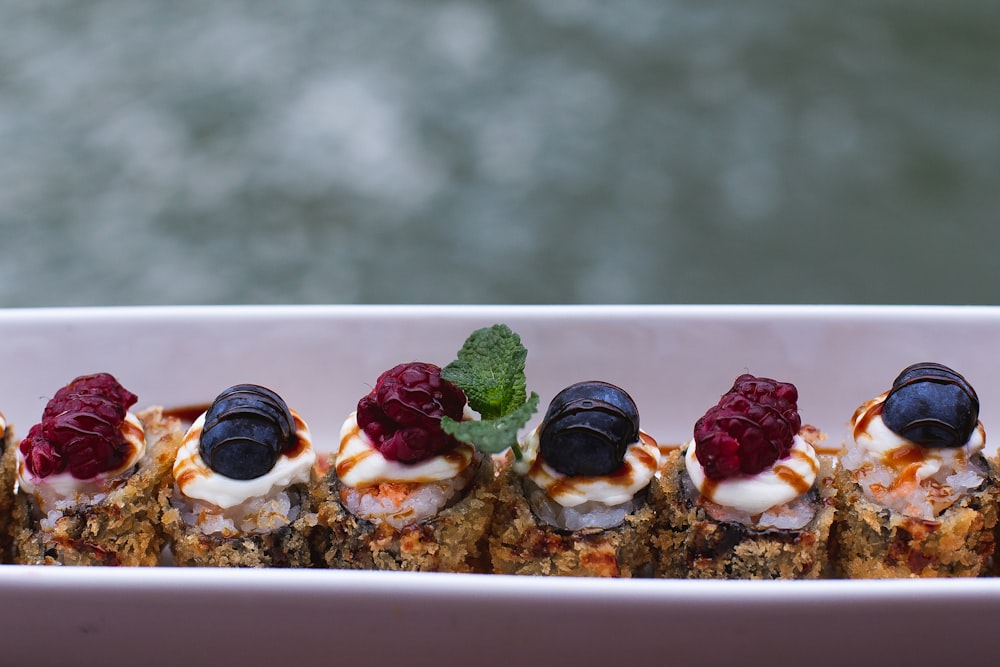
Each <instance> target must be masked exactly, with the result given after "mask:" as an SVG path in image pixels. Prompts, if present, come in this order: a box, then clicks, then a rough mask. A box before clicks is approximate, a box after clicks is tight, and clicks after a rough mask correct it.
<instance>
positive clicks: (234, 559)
mask: <svg viewBox="0 0 1000 667" xmlns="http://www.w3.org/2000/svg"><path fill="white" fill-rule="evenodd" d="M174 492H175V489H174V487H173V485H172V484H169V485H167V486H166V487H165V488H164V489H163V490H162V492H161V493H160V504H161V506H162V507H163V524H164V530H165V531H166V533H167V535H168V536H169V538H170V543H171V548H172V551H173V557H174V563H175V564H176V565H181V566H214V567H311V566H312V565H313V561H312V549H311V546H310V533H311V532H312V529H313V526H315V523H316V515H315V513H314V512H312V511H311V506H310V496H309V488H308V485H305V484H297V485H294V486H293V487H291V488H290V489H289V491H288V492H289V495H290V496H291V497H293V498H295V497H297V498H299V499H300V502H301V507H300V512H299V516H298V518H297V519H296V520H295V521H293V522H292V523H291V524H290V525H287V526H284V527H283V528H280V529H279V530H276V531H274V532H271V533H262V534H254V535H240V536H233V537H224V536H222V535H221V534H213V535H206V534H205V533H203V532H202V531H201V530H200V529H199V528H197V527H195V526H189V525H187V524H186V523H184V521H183V519H182V518H181V513H180V512H179V511H178V510H177V509H176V508H174V507H173V506H172V505H171V504H170V499H171V496H172V495H173V493H174Z"/></svg>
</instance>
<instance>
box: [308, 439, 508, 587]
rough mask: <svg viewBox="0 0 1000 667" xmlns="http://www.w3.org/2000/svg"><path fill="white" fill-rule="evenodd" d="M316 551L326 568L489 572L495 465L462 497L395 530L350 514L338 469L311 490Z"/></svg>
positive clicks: (487, 463)
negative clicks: (426, 517)
mask: <svg viewBox="0 0 1000 667" xmlns="http://www.w3.org/2000/svg"><path fill="white" fill-rule="evenodd" d="M313 498H314V500H315V502H316V508H317V513H318V517H317V520H318V528H317V531H316V535H315V548H316V549H317V551H318V553H319V559H320V561H321V562H322V563H323V564H324V565H325V566H327V567H332V568H341V569H352V570H358V569H368V570H371V569H374V570H408V571H415V572H487V571H488V569H489V567H488V563H487V555H488V554H487V548H486V537H487V532H488V530H489V526H490V524H491V522H492V519H493V510H494V506H495V504H496V493H495V487H494V468H493V462H492V460H491V459H490V458H489V457H485V458H484V460H483V462H482V464H481V465H480V468H479V471H478V472H477V473H476V477H475V478H474V479H473V481H472V484H471V486H470V488H469V489H467V490H466V492H465V494H464V496H463V497H462V498H461V499H460V500H459V501H458V502H456V503H455V504H454V505H451V506H450V507H447V508H445V509H444V510H442V511H441V512H439V513H438V515H437V516H436V517H435V518H433V519H431V520H429V521H425V522H423V523H417V524H412V525H409V526H406V527H404V528H403V529H402V530H396V529H395V528H393V527H392V526H390V525H387V524H375V523H372V522H370V521H367V520H365V519H359V518H358V517H356V516H354V515H353V514H351V513H350V512H349V511H348V510H347V509H346V508H344V506H343V505H342V504H341V502H340V481H339V480H338V479H337V473H336V467H331V468H330V470H329V472H328V473H327V474H326V475H325V476H324V477H323V478H322V479H321V480H320V481H319V483H318V484H317V485H316V486H315V487H314V489H313Z"/></svg>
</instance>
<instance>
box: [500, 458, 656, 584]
mask: <svg viewBox="0 0 1000 667" xmlns="http://www.w3.org/2000/svg"><path fill="white" fill-rule="evenodd" d="M497 484H498V488H499V503H498V504H497V510H496V514H495V516H494V521H493V528H492V531H491V534H490V559H491V560H492V563H493V571H494V572H495V573H497V574H534V575H560V576H581V577H638V576H648V575H649V574H651V571H650V563H651V562H652V552H651V550H650V537H651V531H652V526H653V520H654V511H653V508H652V507H651V506H650V504H649V503H648V502H647V503H645V504H643V506H642V507H641V508H640V509H638V510H637V511H635V512H633V513H632V514H630V515H629V516H628V517H626V519H625V522H624V523H623V524H621V525H620V526H618V527H616V528H610V529H607V530H594V531H575V532H570V531H566V530H562V529H559V528H556V527H553V526H549V525H547V524H544V523H542V522H540V521H539V519H538V518H537V517H536V516H535V513H534V512H533V511H532V510H531V505H530V503H529V502H528V500H527V498H526V497H525V495H524V492H523V486H522V480H521V477H520V476H519V475H518V474H517V473H515V472H514V471H513V470H512V469H511V468H510V467H509V466H508V467H505V468H504V469H503V470H502V472H501V473H500V475H499V477H498V480H497Z"/></svg>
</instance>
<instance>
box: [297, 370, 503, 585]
mask: <svg viewBox="0 0 1000 667" xmlns="http://www.w3.org/2000/svg"><path fill="white" fill-rule="evenodd" d="M444 417H450V418H451V419H453V420H456V421H461V420H463V419H471V418H472V417H473V415H472V414H471V413H470V412H469V411H468V409H467V405H466V397H465V394H464V393H463V391H462V390H461V389H460V388H458V387H457V386H455V385H454V384H452V383H451V382H448V381H446V380H444V379H442V377H441V369H440V368H439V367H438V366H436V365H434V364H430V363H423V362H411V363H404V364H400V365H398V366H395V367H393V368H391V369H389V370H387V371H385V372H384V373H382V374H381V375H380V376H379V378H378V380H377V382H376V384H375V387H374V389H372V391H371V392H370V393H369V394H368V395H366V396H364V397H363V398H361V400H360V401H359V402H358V406H357V410H356V411H354V412H352V413H351V414H350V415H349V416H348V418H347V420H346V421H345V422H344V426H343V429H342V431H341V435H340V447H339V449H338V451H337V454H336V458H335V460H334V462H333V465H331V466H330V467H329V470H328V471H327V473H326V474H325V475H324V476H323V477H322V479H321V480H320V481H319V483H318V484H317V485H316V488H315V490H314V499H315V502H316V505H317V512H318V522H319V527H320V530H319V531H318V534H319V535H320V536H321V539H319V540H317V543H318V544H319V545H320V548H321V552H322V553H321V557H322V559H323V562H324V563H325V564H326V565H327V566H329V567H332V568H343V569H376V570H409V571H423V572H482V571H485V570H486V569H487V566H486V562H485V557H486V534H487V529H488V527H489V525H490V522H491V519H492V516H493V506H494V504H495V494H494V490H493V477H494V474H493V461H492V459H491V457H489V456H487V455H485V454H484V453H482V452H480V451H478V450H477V449H476V448H475V447H474V446H472V445H471V444H468V443H465V442H460V441H458V440H456V439H455V438H454V437H452V436H450V435H448V434H446V433H445V432H444V431H443V430H442V427H441V421H442V418H444Z"/></svg>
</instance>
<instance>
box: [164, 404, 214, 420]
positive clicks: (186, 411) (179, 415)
mask: <svg viewBox="0 0 1000 667" xmlns="http://www.w3.org/2000/svg"><path fill="white" fill-rule="evenodd" d="M210 407H212V404H211V403H198V404H194V405H181V406H177V407H173V408H163V416H164V417H174V418H175V419H179V420H181V421H182V422H183V423H185V424H192V423H194V420H195V419H197V418H198V417H200V416H201V413H203V412H208V409H209V408H210Z"/></svg>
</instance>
